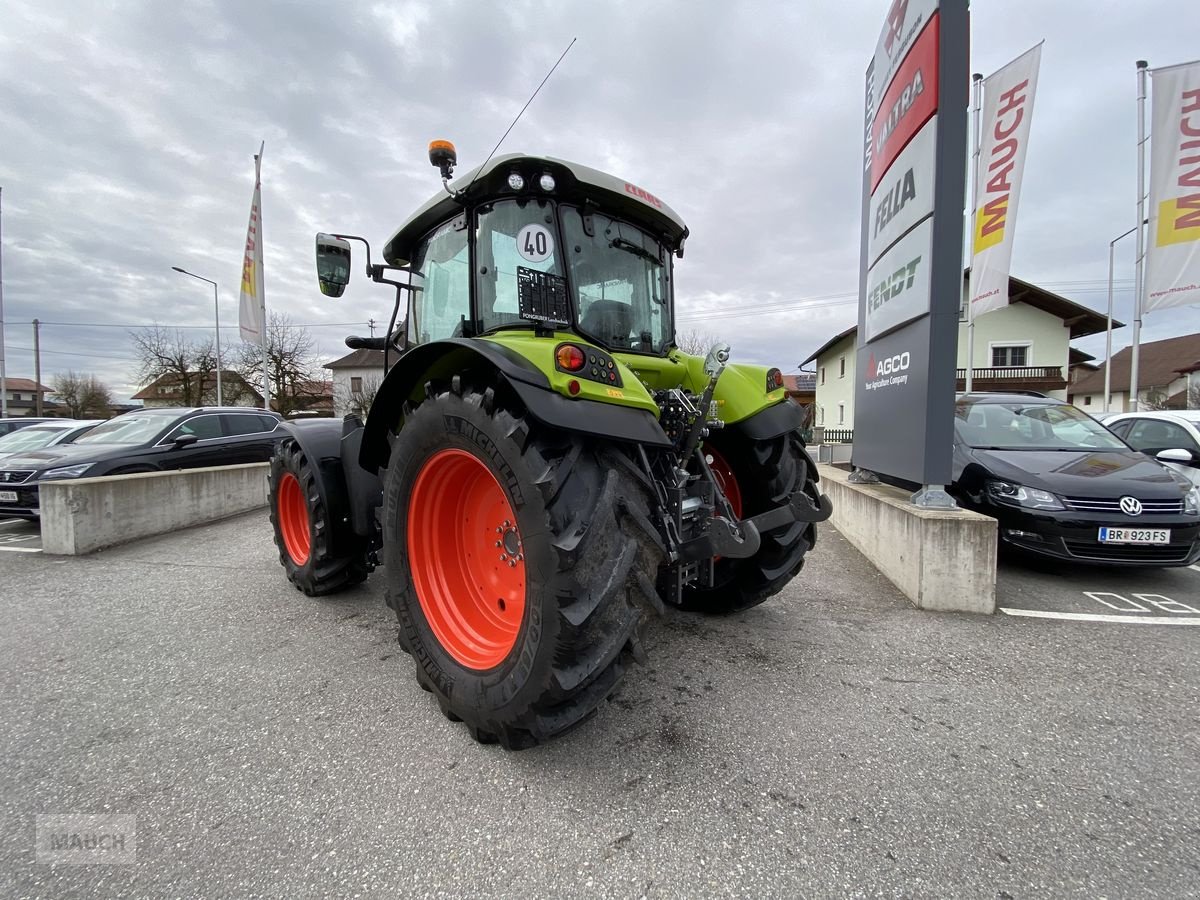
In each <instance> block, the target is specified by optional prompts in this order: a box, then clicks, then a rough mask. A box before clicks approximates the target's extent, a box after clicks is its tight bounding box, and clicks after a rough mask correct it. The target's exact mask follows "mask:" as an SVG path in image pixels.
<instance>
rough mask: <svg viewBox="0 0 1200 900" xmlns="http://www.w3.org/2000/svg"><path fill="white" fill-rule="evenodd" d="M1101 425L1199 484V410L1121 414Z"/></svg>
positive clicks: (1133, 446)
mask: <svg viewBox="0 0 1200 900" xmlns="http://www.w3.org/2000/svg"><path fill="white" fill-rule="evenodd" d="M1104 424H1105V426H1106V427H1107V428H1108V429H1109V430H1110V431H1111V432H1112V433H1113V434H1115V435H1117V436H1118V437H1120V438H1121V439H1122V440H1124V441H1125V443H1127V444H1128V445H1129V446H1130V447H1132V448H1133V449H1134V450H1141V451H1142V452H1143V453H1145V454H1146V455H1147V456H1153V457H1154V458H1155V459H1157V460H1158V461H1159V462H1161V463H1162V464H1163V465H1165V466H1169V467H1170V468H1172V469H1174V470H1175V471H1176V472H1178V473H1179V474H1180V475H1183V476H1184V477H1185V478H1187V479H1188V480H1189V481H1191V482H1192V484H1200V411H1197V410H1194V409H1182V410H1179V411H1178V412H1136V413H1122V414H1121V415H1120V416H1117V417H1116V418H1114V419H1111V420H1110V421H1108V422H1105V423H1104Z"/></svg>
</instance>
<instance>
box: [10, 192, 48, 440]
mask: <svg viewBox="0 0 1200 900" xmlns="http://www.w3.org/2000/svg"><path fill="white" fill-rule="evenodd" d="M3 193H4V188H2V187H0V194H3ZM3 246H4V233H3V228H0V251H2V248H3ZM5 365H6V364H5V358H4V259H3V255H2V252H0V418H5V419H7V418H8V371H7V369H6V368H5ZM37 387H41V385H40V384H39V385H37Z"/></svg>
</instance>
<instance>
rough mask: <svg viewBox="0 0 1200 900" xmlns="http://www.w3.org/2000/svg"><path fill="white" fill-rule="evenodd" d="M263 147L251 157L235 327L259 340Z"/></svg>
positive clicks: (262, 293) (244, 337)
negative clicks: (250, 190)
mask: <svg viewBox="0 0 1200 900" xmlns="http://www.w3.org/2000/svg"><path fill="white" fill-rule="evenodd" d="M261 168H262V151H261V149H260V150H259V154H258V156H256V157H254V197H253V199H252V200H251V201H250V225H249V227H248V228H247V229H246V256H245V258H244V259H243V260H242V294H241V299H240V302H239V304H238V327H239V329H240V330H241V334H242V340H243V341H253V342H254V343H260V342H261V341H262V335H263V306H264V302H265V301H264V297H265V291H264V289H263V247H262V206H261V203H262V184H261V174H260V173H261Z"/></svg>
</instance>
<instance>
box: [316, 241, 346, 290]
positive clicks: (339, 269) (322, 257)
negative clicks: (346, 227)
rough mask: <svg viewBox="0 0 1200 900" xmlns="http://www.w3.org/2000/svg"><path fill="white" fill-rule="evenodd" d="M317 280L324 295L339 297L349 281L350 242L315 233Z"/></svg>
mask: <svg viewBox="0 0 1200 900" xmlns="http://www.w3.org/2000/svg"><path fill="white" fill-rule="evenodd" d="M317 282H318V283H319V284H320V286H321V293H322V294H324V295H325V296H326V297H340V296H342V293H343V292H344V291H345V290H346V285H348V284H349V283H350V242H349V241H346V240H343V239H342V238H340V237H335V236H334V235H332V234H325V233H323V232H319V233H318V234H317Z"/></svg>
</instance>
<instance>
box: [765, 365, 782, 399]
mask: <svg viewBox="0 0 1200 900" xmlns="http://www.w3.org/2000/svg"><path fill="white" fill-rule="evenodd" d="M781 387H783V373H782V372H780V371H779V370H778V369H768V370H767V393H768V394H769V393H770V392H771V391H777V390H779V389H780V388H781Z"/></svg>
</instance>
